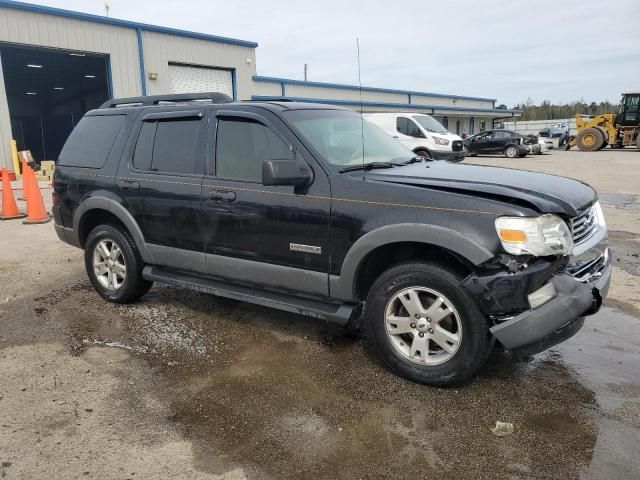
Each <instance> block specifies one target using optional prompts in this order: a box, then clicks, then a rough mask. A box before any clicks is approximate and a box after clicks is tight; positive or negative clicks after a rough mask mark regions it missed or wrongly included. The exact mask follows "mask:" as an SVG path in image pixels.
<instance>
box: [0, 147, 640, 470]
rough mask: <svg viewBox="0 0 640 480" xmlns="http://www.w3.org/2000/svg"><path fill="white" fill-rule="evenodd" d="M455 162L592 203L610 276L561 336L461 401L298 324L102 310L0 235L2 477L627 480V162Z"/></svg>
mask: <svg viewBox="0 0 640 480" xmlns="http://www.w3.org/2000/svg"><path fill="white" fill-rule="evenodd" d="M467 161H468V162H469V163H478V164H491V165H503V166H510V167H515V168H525V169H530V170H537V171H545V172H549V173H557V174H562V175H566V176H570V177H574V178H578V179H580V180H583V181H585V182H587V183H590V184H591V185H593V186H594V187H596V189H598V190H599V192H600V194H601V201H602V203H603V206H604V210H605V215H606V218H607V222H608V226H609V229H610V240H611V246H612V248H613V251H614V262H615V264H614V265H615V267H614V280H613V284H612V288H611V292H610V297H609V299H608V300H607V305H606V306H605V307H604V308H603V309H602V310H601V311H600V312H599V313H598V314H597V315H595V316H593V317H589V318H588V320H587V322H586V324H585V327H584V328H583V330H582V331H581V332H580V333H579V334H578V335H577V336H576V337H574V338H572V339H571V340H569V341H568V342H566V343H564V344H562V345H560V346H558V347H555V348H553V349H552V350H550V351H548V352H546V353H544V354H541V355H538V356H535V357H533V358H527V359H516V358H513V357H511V356H510V355H508V354H505V353H495V354H494V355H493V356H492V357H491V358H490V360H489V363H488V365H487V368H486V369H485V370H484V371H483V372H482V373H481V375H480V376H479V377H478V378H477V379H476V380H475V381H474V382H472V383H471V384H470V385H468V386H466V387H462V388H458V389H436V388H429V387H424V386H420V385H416V384H412V383H410V382H407V381H405V380H402V379H400V378H398V377H395V376H394V375H392V374H390V373H388V372H387V371H386V370H384V369H383V368H382V367H381V366H380V365H379V364H378V363H377V361H376V360H375V359H374V358H373V357H372V356H371V355H369V354H368V353H367V352H366V350H365V348H364V344H363V342H362V341H360V340H354V339H351V338H349V337H348V336H346V335H345V334H344V332H343V331H342V330H341V328H339V327H336V326H331V325H326V324H324V323H322V322H319V321H317V320H313V319H309V318H304V317H299V316H295V315H291V314H287V313H283V312H279V311H275V310H268V309H265V308H261V307H257V306H254V305H247V304H242V303H238V302H234V301H230V300H225V299H219V298H216V297H213V296H209V295H205V294H201V293H196V292H193V291H188V290H183V289H179V288H174V287H166V286H161V285H156V286H155V287H154V288H153V289H152V290H151V292H150V293H149V294H148V295H146V296H145V297H143V299H142V300H141V301H140V302H138V303H135V304H132V305H114V304H109V303H106V302H105V301H103V300H102V299H101V298H100V297H99V296H98V295H97V294H96V293H95V292H94V291H93V289H92V288H91V287H90V285H89V282H88V280H87V279H86V277H85V275H84V266H83V260H82V252H81V251H80V250H77V249H74V248H73V247H70V246H68V245H66V244H63V243H62V242H60V241H58V240H57V237H56V236H55V233H54V231H53V226H52V224H51V223H49V224H45V225H33V226H23V225H22V224H21V223H20V222H15V221H14V222H4V223H0V242H2V247H3V251H8V252H10V253H9V254H8V255H7V256H5V257H3V258H2V260H1V262H0V285H3V286H4V288H3V290H2V291H0V478H6V479H22V478H29V479H38V478H43V479H44V478H47V479H49V478H100V479H111V478H113V479H124V478H130V479H139V478H143V479H146V478H185V479H186V478H188V479H215V478H225V479H245V478H247V479H288V478H303V479H307V478H313V479H324V478H327V479H329V478H331V479H335V478H361V479H377V478H474V479H482V478H514V479H520V478H522V479H529V478H536V479H540V478H581V479H600V478H602V479H605V478H606V479H609V478H617V479H627V478H628V479H636V478H639V477H640V442H639V441H638V440H640V373H639V372H640V298H639V297H638V292H639V291H640V258H638V254H639V253H640V240H639V238H640V236H639V235H640V168H638V166H639V165H640V154H639V153H638V152H637V151H634V150H624V151H612V150H604V151H601V152H596V153H591V154H589V153H582V152H560V151H556V152H553V153H551V154H548V155H544V156H537V157H527V158H523V159H514V160H507V159H505V158H502V157H475V158H472V159H468V160H467ZM43 193H44V195H45V197H46V198H47V199H48V197H50V190H44V192H43ZM496 421H503V422H511V423H513V425H514V429H515V430H514V433H513V434H512V435H509V436H506V437H497V436H494V435H493V434H492V432H491V427H493V426H494V425H495V422H496Z"/></svg>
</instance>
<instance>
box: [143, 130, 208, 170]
mask: <svg viewBox="0 0 640 480" xmlns="http://www.w3.org/2000/svg"><path fill="white" fill-rule="evenodd" d="M201 125H202V123H201V120H200V119H199V118H181V119H174V120H158V121H151V122H143V123H142V127H141V128H140V133H139V134H138V140H137V142H136V147H135V150H134V153H133V166H134V167H135V168H137V169H139V170H147V171H148V170H153V171H160V172H168V173H195V169H196V167H195V166H196V157H197V155H198V137H199V135H200V128H201Z"/></svg>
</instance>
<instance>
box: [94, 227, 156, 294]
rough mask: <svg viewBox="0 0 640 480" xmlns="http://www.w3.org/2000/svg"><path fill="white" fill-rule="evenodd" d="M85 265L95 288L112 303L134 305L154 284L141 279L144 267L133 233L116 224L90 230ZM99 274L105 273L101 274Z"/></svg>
mask: <svg viewBox="0 0 640 480" xmlns="http://www.w3.org/2000/svg"><path fill="white" fill-rule="evenodd" d="M114 247H115V248H116V249H117V250H119V251H117V250H114ZM105 248H106V250H105ZM108 254H110V255H108ZM84 264H85V268H86V269H87V275H88V276H89V280H91V284H92V285H93V288H95V289H96V291H97V292H98V293H99V294H100V296H102V298H104V299H105V300H108V301H109V302H114V303H129V302H133V301H135V300H137V299H139V298H140V297H141V296H143V295H144V294H145V293H147V292H148V291H149V289H150V288H151V286H152V285H153V282H149V281H147V280H144V279H143V278H142V268H143V267H144V265H143V263H142V259H141V258H140V254H139V252H138V248H137V247H136V244H135V242H134V241H133V238H132V237H131V234H130V233H129V232H127V231H126V230H124V229H122V228H121V227H118V226H115V225H110V224H107V225H98V226H97V227H95V228H94V229H93V230H91V232H90V233H89V236H88V237H87V241H86V243H85V248H84ZM98 265H100V266H98ZM122 267H124V268H122ZM98 271H104V273H103V274H101V275H99V274H98Z"/></svg>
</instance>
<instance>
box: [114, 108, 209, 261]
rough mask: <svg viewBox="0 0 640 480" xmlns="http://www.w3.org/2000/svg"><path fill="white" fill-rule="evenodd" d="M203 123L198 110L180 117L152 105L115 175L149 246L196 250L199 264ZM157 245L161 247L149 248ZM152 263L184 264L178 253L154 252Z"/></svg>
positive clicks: (204, 130) (200, 252)
mask: <svg viewBox="0 0 640 480" xmlns="http://www.w3.org/2000/svg"><path fill="white" fill-rule="evenodd" d="M205 124H206V121H205V120H204V113H203V112H200V113H199V114H194V112H192V111H191V112H189V114H188V116H185V117H182V118H180V117H176V111H175V110H173V111H171V112H170V113H169V112H168V116H167V118H166V119H163V118H162V112H158V111H157V110H156V109H154V117H153V118H148V119H147V121H141V122H140V124H139V127H138V128H139V131H138V134H137V135H136V136H135V138H134V140H133V141H132V142H131V145H129V149H128V153H125V155H127V156H128V158H127V161H122V162H120V166H119V168H118V176H117V179H116V183H117V186H118V188H119V194H120V196H121V198H122V200H123V205H124V206H125V207H126V208H127V209H128V210H129V212H130V213H131V214H132V215H133V217H134V219H135V220H136V222H137V223H138V225H139V226H140V229H141V231H142V234H143V236H144V241H145V242H146V243H147V244H150V247H151V248H150V251H152V252H153V251H157V252H159V253H160V252H164V251H166V248H169V249H180V250H184V251H190V252H191V253H192V254H193V255H195V256H200V258H201V262H200V265H203V264H204V253H203V240H202V238H203V237H202V230H201V194H202V178H203V176H204V171H203V166H204V159H203V147H204V139H205V135H206V128H205V127H206V125H205ZM159 246H162V247H166V248H165V249H159V248H155V249H154V247H159ZM156 257H157V258H156ZM154 263H156V264H158V265H166V266H173V267H176V268H184V261H181V260H180V258H179V256H177V255H164V254H163V255H160V254H158V255H154ZM196 264H197V262H196Z"/></svg>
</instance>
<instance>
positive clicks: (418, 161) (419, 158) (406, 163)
mask: <svg viewBox="0 0 640 480" xmlns="http://www.w3.org/2000/svg"><path fill="white" fill-rule="evenodd" d="M424 160H429V159H428V158H427V157H421V156H420V155H416V156H415V157H411V158H410V159H409V160H405V161H404V162H400V163H396V165H409V164H410V163H420V162H422V161H424Z"/></svg>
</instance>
